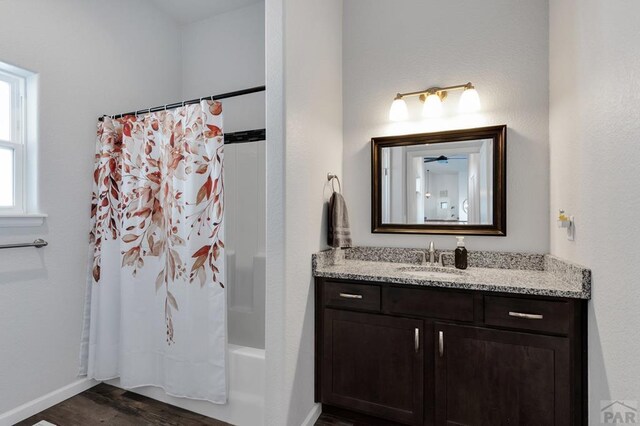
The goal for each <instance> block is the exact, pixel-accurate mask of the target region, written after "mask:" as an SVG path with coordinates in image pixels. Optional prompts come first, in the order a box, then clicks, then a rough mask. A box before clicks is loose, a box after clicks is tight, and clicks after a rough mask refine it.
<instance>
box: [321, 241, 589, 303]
mask: <svg viewBox="0 0 640 426" xmlns="http://www.w3.org/2000/svg"><path fill="white" fill-rule="evenodd" d="M424 252H425V250H421V249H404V248H380V247H355V248H352V249H346V250H338V251H336V250H326V251H322V252H320V253H316V254H314V255H313V259H312V265H313V275H314V276H315V277H325V278H335V279H345V280H359V281H373V282H378V283H380V282H382V283H394V284H406V285H419V286H428V287H444V288H455V289H465V290H482V291H491V292H501V293H516V294H531V295H539V296H554V297H567V298H575V299H589V298H590V297H591V270H589V269H587V268H584V267H582V266H579V265H576V264H573V263H570V262H567V261H564V260H562V259H559V258H557V257H555V256H552V255H548V254H544V255H543V254H529V253H501V252H488V251H474V252H469V268H467V269H466V270H464V271H460V272H459V273H451V274H446V275H444V276H442V275H439V276H437V277H435V278H429V277H420V276H416V275H412V274H410V273H408V272H407V270H411V269H416V267H419V266H420V263H421V262H422V259H423V254H422V253H424ZM438 255H439V252H437V253H436V259H438ZM338 258H339V259H338ZM427 258H428V257H427ZM450 258H451V256H445V259H446V260H447V261H449V262H450ZM445 265H446V266H448V268H447V269H445V270H449V268H451V269H453V271H454V272H455V271H458V270H455V269H454V268H453V267H452V265H448V264H447V263H445ZM403 269H404V271H403Z"/></svg>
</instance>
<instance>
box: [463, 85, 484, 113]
mask: <svg viewBox="0 0 640 426" xmlns="http://www.w3.org/2000/svg"><path fill="white" fill-rule="evenodd" d="M479 109H480V96H478V92H477V91H476V89H475V88H474V87H473V86H471V87H470V88H468V89H464V92H462V96H460V105H459V110H460V112H463V113H468V112H476V111H478V110H479Z"/></svg>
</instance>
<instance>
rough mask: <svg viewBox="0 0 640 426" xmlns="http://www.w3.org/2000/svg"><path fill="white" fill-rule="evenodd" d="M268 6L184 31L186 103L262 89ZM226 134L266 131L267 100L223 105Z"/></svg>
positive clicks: (256, 96) (256, 98)
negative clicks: (246, 90)
mask: <svg viewBox="0 0 640 426" xmlns="http://www.w3.org/2000/svg"><path fill="white" fill-rule="evenodd" d="M264 7H265V6H264V2H258V3H255V4H252V5H249V6H247V7H243V8H241V9H236V10H233V11H231V12H227V13H223V14H220V15H215V16H212V17H210V18H207V19H203V20H201V21H198V22H194V23H190V24H188V25H184V26H182V27H181V28H180V29H181V34H182V56H181V58H182V60H181V62H182V98H183V99H193V98H199V97H202V96H207V95H214V94H218V93H225V92H232V91H235V90H240V89H246V88H249V87H255V86H262V85H264V82H265V75H264V74H265V50H264V49H265V39H264V38H265V35H264V34H265V17H264ZM223 102H224V127H225V132H234V131H237V130H249V129H264V127H265V94H264V92H262V93H255V94H251V95H245V96H240V97H237V98H229V99H225V100H224V101H223Z"/></svg>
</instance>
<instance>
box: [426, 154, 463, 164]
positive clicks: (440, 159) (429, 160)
mask: <svg viewBox="0 0 640 426" xmlns="http://www.w3.org/2000/svg"><path fill="white" fill-rule="evenodd" d="M466 159H467V157H447V156H445V155H441V156H439V157H424V162H425V163H433V162H438V163H447V162H448V161H449V160H466Z"/></svg>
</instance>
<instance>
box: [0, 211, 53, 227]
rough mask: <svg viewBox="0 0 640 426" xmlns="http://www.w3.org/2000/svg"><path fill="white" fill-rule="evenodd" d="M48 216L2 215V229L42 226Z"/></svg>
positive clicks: (38, 214) (0, 217) (32, 214)
mask: <svg viewBox="0 0 640 426" xmlns="http://www.w3.org/2000/svg"><path fill="white" fill-rule="evenodd" d="M46 217H47V215H46V214H40V213H29V214H0V228H19V227H36V226H42V225H43V224H44V220H45V218H46Z"/></svg>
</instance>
